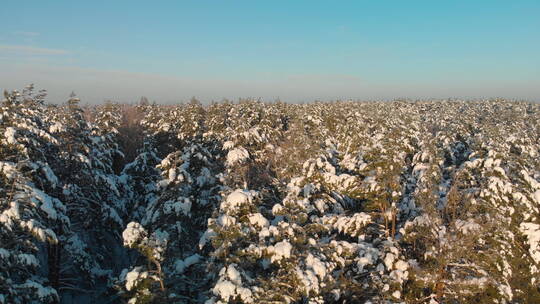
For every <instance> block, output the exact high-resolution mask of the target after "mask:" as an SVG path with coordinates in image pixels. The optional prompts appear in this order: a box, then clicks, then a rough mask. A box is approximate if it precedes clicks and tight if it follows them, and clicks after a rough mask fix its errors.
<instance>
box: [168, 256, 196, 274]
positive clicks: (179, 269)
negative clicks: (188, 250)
mask: <svg viewBox="0 0 540 304" xmlns="http://www.w3.org/2000/svg"><path fill="white" fill-rule="evenodd" d="M201 258H202V257H201V256H200V255H198V254H194V255H191V256H189V257H187V258H185V259H183V260H176V262H174V269H175V271H176V273H177V274H182V273H184V271H185V270H186V269H187V268H189V267H190V266H192V265H194V264H197V263H198V262H199V261H200V260H201Z"/></svg>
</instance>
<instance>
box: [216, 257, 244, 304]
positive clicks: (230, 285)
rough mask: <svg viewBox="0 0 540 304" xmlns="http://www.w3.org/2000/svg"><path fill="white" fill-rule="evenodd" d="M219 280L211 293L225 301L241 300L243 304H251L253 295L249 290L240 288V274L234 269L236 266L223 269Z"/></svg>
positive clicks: (232, 265)
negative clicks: (237, 298)
mask: <svg viewBox="0 0 540 304" xmlns="http://www.w3.org/2000/svg"><path fill="white" fill-rule="evenodd" d="M219 276H220V278H219V280H218V282H217V283H216V285H215V286H214V288H213V289H212V292H213V293H214V294H215V295H216V296H219V297H220V298H221V299H223V300H225V301H229V300H231V299H234V298H236V297H237V296H239V297H240V299H242V301H243V303H253V298H252V296H253V293H252V292H251V290H250V289H249V288H245V287H243V286H242V278H241V275H240V272H239V271H238V270H237V269H236V264H231V265H229V266H226V267H223V268H222V269H221V270H220V272H219Z"/></svg>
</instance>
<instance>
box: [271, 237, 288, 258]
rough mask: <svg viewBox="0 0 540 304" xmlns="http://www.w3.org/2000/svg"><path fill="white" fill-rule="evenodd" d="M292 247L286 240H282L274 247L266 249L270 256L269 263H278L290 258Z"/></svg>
mask: <svg viewBox="0 0 540 304" xmlns="http://www.w3.org/2000/svg"><path fill="white" fill-rule="evenodd" d="M291 250H292V245H291V243H289V241H287V240H283V241H281V242H279V243H276V244H275V245H274V246H269V247H268V252H269V253H270V254H272V257H271V258H270V260H271V262H272V263H273V262H276V261H280V260H282V259H284V258H290V257H291Z"/></svg>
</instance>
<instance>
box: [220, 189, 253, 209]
mask: <svg viewBox="0 0 540 304" xmlns="http://www.w3.org/2000/svg"><path fill="white" fill-rule="evenodd" d="M251 200H252V194H251V193H250V192H248V191H244V190H241V189H237V190H235V191H233V192H232V193H230V194H229V195H228V196H227V197H226V199H225V200H224V201H223V202H222V203H221V206H220V207H221V210H231V211H232V210H234V209H236V208H237V207H239V206H241V205H243V204H247V203H250V202H251Z"/></svg>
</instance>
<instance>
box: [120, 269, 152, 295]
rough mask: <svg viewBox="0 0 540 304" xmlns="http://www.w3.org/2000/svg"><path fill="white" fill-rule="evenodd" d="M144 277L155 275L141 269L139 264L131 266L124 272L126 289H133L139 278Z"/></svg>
mask: <svg viewBox="0 0 540 304" xmlns="http://www.w3.org/2000/svg"><path fill="white" fill-rule="evenodd" d="M146 278H155V276H153V275H151V274H150V273H149V272H148V271H142V267H140V266H137V267H135V268H133V270H131V271H129V272H128V273H127V274H126V284H125V286H126V289H127V290H128V291H129V290H131V289H133V288H134V287H136V286H137V284H138V283H139V281H140V280H143V279H146Z"/></svg>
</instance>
